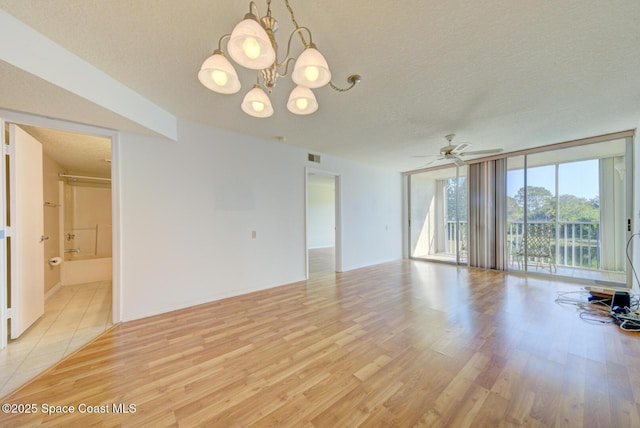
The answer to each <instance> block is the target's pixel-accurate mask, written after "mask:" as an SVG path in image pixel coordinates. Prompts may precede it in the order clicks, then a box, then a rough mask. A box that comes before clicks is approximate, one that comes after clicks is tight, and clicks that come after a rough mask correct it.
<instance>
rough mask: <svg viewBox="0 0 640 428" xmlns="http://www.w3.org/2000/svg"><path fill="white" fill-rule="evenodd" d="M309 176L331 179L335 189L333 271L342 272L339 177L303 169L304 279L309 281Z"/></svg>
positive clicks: (325, 172) (308, 168)
mask: <svg viewBox="0 0 640 428" xmlns="http://www.w3.org/2000/svg"><path fill="white" fill-rule="evenodd" d="M309 174H317V175H323V176H326V177H333V179H334V189H335V204H334V209H335V261H334V269H335V271H336V272H342V202H341V200H342V198H341V188H340V186H341V176H340V174H338V173H336V172H331V171H327V170H323V169H316V168H311V167H305V172H304V214H305V215H304V260H305V278H306V279H309V238H308V233H309Z"/></svg>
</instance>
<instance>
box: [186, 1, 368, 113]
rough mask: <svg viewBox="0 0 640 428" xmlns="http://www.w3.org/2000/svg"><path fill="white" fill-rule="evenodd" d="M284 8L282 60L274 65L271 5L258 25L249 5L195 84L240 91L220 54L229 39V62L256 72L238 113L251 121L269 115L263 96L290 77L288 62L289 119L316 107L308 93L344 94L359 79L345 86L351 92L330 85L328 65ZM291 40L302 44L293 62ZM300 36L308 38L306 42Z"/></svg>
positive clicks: (224, 91)
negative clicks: (287, 29)
mask: <svg viewBox="0 0 640 428" xmlns="http://www.w3.org/2000/svg"><path fill="white" fill-rule="evenodd" d="M284 2H285V4H286V6H287V9H288V10H289V13H290V15H291V21H292V22H293V25H294V27H295V28H294V30H293V31H292V32H291V34H290V35H289V41H288V44H287V53H286V55H285V58H284V59H282V60H280V61H279V60H278V58H277V56H278V44H277V43H276V39H275V32H276V31H277V30H278V22H277V21H276V20H275V19H274V18H273V17H272V16H271V0H267V14H266V15H265V16H263V17H262V18H260V19H258V18H257V15H256V14H254V13H253V12H254V9H255V10H256V11H257V6H256V4H255V3H254V2H253V1H251V2H250V3H249V13H247V14H246V15H245V16H244V19H243V20H242V21H240V22H239V23H238V24H237V25H236V26H235V27H234V28H233V31H232V32H231V33H230V34H225V35H223V36H222V37H220V39H219V40H218V48H217V49H216V50H215V51H214V52H213V54H212V55H211V56H209V57H208V58H207V59H205V61H204V62H203V63H202V66H201V67H200V71H199V73H198V79H199V80H200V82H201V83H202V84H203V85H204V86H205V87H206V88H208V89H210V90H212V91H214V92H218V93H220V94H235V93H237V92H238V91H240V88H241V83H240V79H239V78H238V74H237V73H236V70H235V68H234V66H233V64H232V63H231V62H230V61H229V59H228V58H227V56H226V55H225V52H224V51H223V49H222V42H223V41H224V40H226V39H228V41H227V53H228V54H229V56H230V57H231V59H233V61H234V62H235V63H236V64H238V65H241V66H242V67H245V68H248V69H250V70H257V79H256V80H257V82H256V84H255V85H254V86H253V88H252V89H251V90H250V91H249V92H247V94H246V95H245V97H244V99H243V101H242V104H241V108H242V110H243V111H244V112H245V113H247V114H248V115H250V116H253V117H259V118H266V117H270V116H272V115H273V113H274V110H273V106H272V105H271V101H270V99H269V95H268V94H267V93H269V94H270V93H271V91H272V90H273V88H274V87H275V85H276V81H277V79H278V78H280V77H285V76H287V75H288V74H289V66H290V64H289V63H290V62H291V61H295V66H294V67H293V70H292V72H291V79H292V80H293V82H294V83H295V84H296V85H297V86H296V87H295V89H294V90H293V91H292V92H291V94H290V96H289V99H288V101H287V109H288V110H289V111H290V112H292V113H294V114H298V115H308V114H311V113H313V112H315V111H316V110H317V109H318V102H317V100H316V97H315V95H314V93H313V92H312V91H311V89H316V88H321V87H323V86H325V85H327V84H329V85H330V86H331V88H333V89H335V90H337V91H340V92H344V91H348V90H349V89H351V88H353V87H354V86H355V85H356V84H357V83H359V82H360V80H361V78H360V76H359V75H351V76H349V77H348V79H347V82H348V83H349V84H350V86H349V87H347V88H345V89H342V88H338V87H336V86H335V85H334V84H333V83H332V82H331V71H330V70H329V65H328V64H327V61H326V59H325V58H324V56H323V55H322V54H321V53H320V51H318V49H317V47H316V45H315V44H314V43H313V41H312V36H311V31H310V30H309V29H308V28H307V27H301V26H299V25H298V23H297V22H296V20H295V17H294V14H293V10H292V9H291V6H290V5H289V0H284ZM295 36H298V37H299V38H300V40H301V41H302V44H303V50H302V52H301V53H300V54H299V56H298V58H297V59H296V58H294V57H292V56H291V48H292V47H291V44H292V39H293V38H294V37H295ZM305 36H307V37H308V41H307V39H306V38H305ZM261 80H262V83H261V82H260V81H261ZM265 90H266V92H265Z"/></svg>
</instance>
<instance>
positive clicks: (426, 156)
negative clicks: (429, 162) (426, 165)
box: [411, 155, 440, 158]
mask: <svg viewBox="0 0 640 428" xmlns="http://www.w3.org/2000/svg"><path fill="white" fill-rule="evenodd" d="M437 156H440V155H413V156H411V157H412V158H433V157H437Z"/></svg>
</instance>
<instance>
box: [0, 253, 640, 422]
mask: <svg viewBox="0 0 640 428" xmlns="http://www.w3.org/2000/svg"><path fill="white" fill-rule="evenodd" d="M578 288H579V287H578V286H577V285H576V284H569V283H561V282H553V281H550V280H546V279H532V278H526V277H522V276H514V275H508V274H504V273H498V272H488V271H481V270H473V269H466V268H457V267H454V266H448V265H443V264H435V263H433V264H431V263H426V262H421V261H407V260H404V261H398V262H392V263H385V264H382V265H378V266H374V267H370V268H364V269H358V270H354V271H350V272H346V273H342V274H336V275H318V276H314V277H312V279H311V280H309V281H304V282H300V283H295V284H290V285H286V286H282V287H277V288H273V289H270V290H265V291H260V292H256V293H252V294H249V295H244V296H239V297H234V298H229V299H225V300H221V301H217V302H213V303H209V304H205V305H200V306H197V307H193V308H189V309H185V310H180V311H176V312H172V313H168V314H164V315H160V316H155V317H151V318H146V319H143V320H138V321H133V322H128V323H124V324H121V325H117V326H114V327H112V328H111V329H109V330H108V331H106V332H105V333H103V334H102V335H100V336H99V337H98V338H97V339H95V340H94V341H93V342H91V343H90V344H88V345H86V346H84V347H83V348H82V349H80V350H79V351H78V352H76V353H74V354H72V355H70V356H68V357H66V358H65V359H64V360H63V361H62V362H60V363H58V364H57V365H55V366H54V367H53V368H51V369H50V370H48V371H47V372H45V373H44V374H42V375H40V376H39V377H37V378H36V379H35V380H33V381H32V382H31V383H29V384H28V385H26V386H25V387H23V388H21V389H19V390H17V391H15V392H14V393H12V394H11V395H9V396H6V397H4V399H2V400H1V401H2V402H3V403H14V404H18V403H20V404H34V405H35V407H36V409H37V410H38V413H36V414H27V415H7V414H0V425H1V426H14V425H18V426H19V425H24V426H34V425H38V424H40V423H42V424H44V425H47V426H72V425H73V426H83V427H84V426H91V425H93V424H96V425H103V426H118V425H123V426H153V427H160V426H188V427H192V426H207V427H231V426H295V427H339V426H343V427H354V426H359V425H362V426H375V427H378V426H399V427H407V426H414V425H420V426H451V427H464V426H473V427H485V426H486V427H495V426H567V427H582V426H594V427H595V426H601V427H633V426H640V416H639V414H640V363H639V362H640V336H639V334H637V333H625V332H622V331H620V330H619V329H618V328H617V327H616V326H614V325H606V326H603V325H594V324H590V323H587V322H585V321H582V320H581V319H580V317H579V315H578V313H577V311H576V310H575V309H574V308H573V307H566V306H559V305H557V304H555V303H554V300H555V298H556V296H557V292H558V291H560V290H565V291H566V290H577V289H578ZM43 404H47V405H67V406H75V413H73V414H56V415H51V416H45V415H43V413H42V408H43ZM82 404H83V405H91V406H99V405H106V406H108V407H105V408H102V409H108V410H109V413H107V414H88V413H84V414H83V413H79V410H80V408H79V407H78V406H79V405H82ZM114 404H115V405H116V408H117V406H118V405H121V404H122V405H128V404H133V405H135V413H132V412H130V413H115V412H114V408H113V407H112V406H113V405H114ZM97 410H99V409H97ZM129 410H133V408H129Z"/></svg>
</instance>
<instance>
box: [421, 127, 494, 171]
mask: <svg viewBox="0 0 640 428" xmlns="http://www.w3.org/2000/svg"><path fill="white" fill-rule="evenodd" d="M455 136H456V134H449V135H445V136H444V138H446V139H447V142H448V144H447V145H446V146H444V147H442V148H441V149H440V154H439V155H422V156H414V157H418V158H424V157H435V159H433V160H432V161H430V162H429V163H427V164H425V165H423V166H422V168H424V167H426V166H428V165H431V164H432V163H435V162H437V161H439V160H444V159H446V160H450V161H452V162H453V163H455V164H456V165H457V166H464V165H465V162H464V160H463V159H462V157H463V156H473V155H490V154H495V153H500V152H502V149H488V150H475V151H470V152H468V151H466V150H467V149H468V148H469V147H471V144H469V143H460V144H458V145H457V146H454V145H452V144H451V141H453V138H454V137H455Z"/></svg>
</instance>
